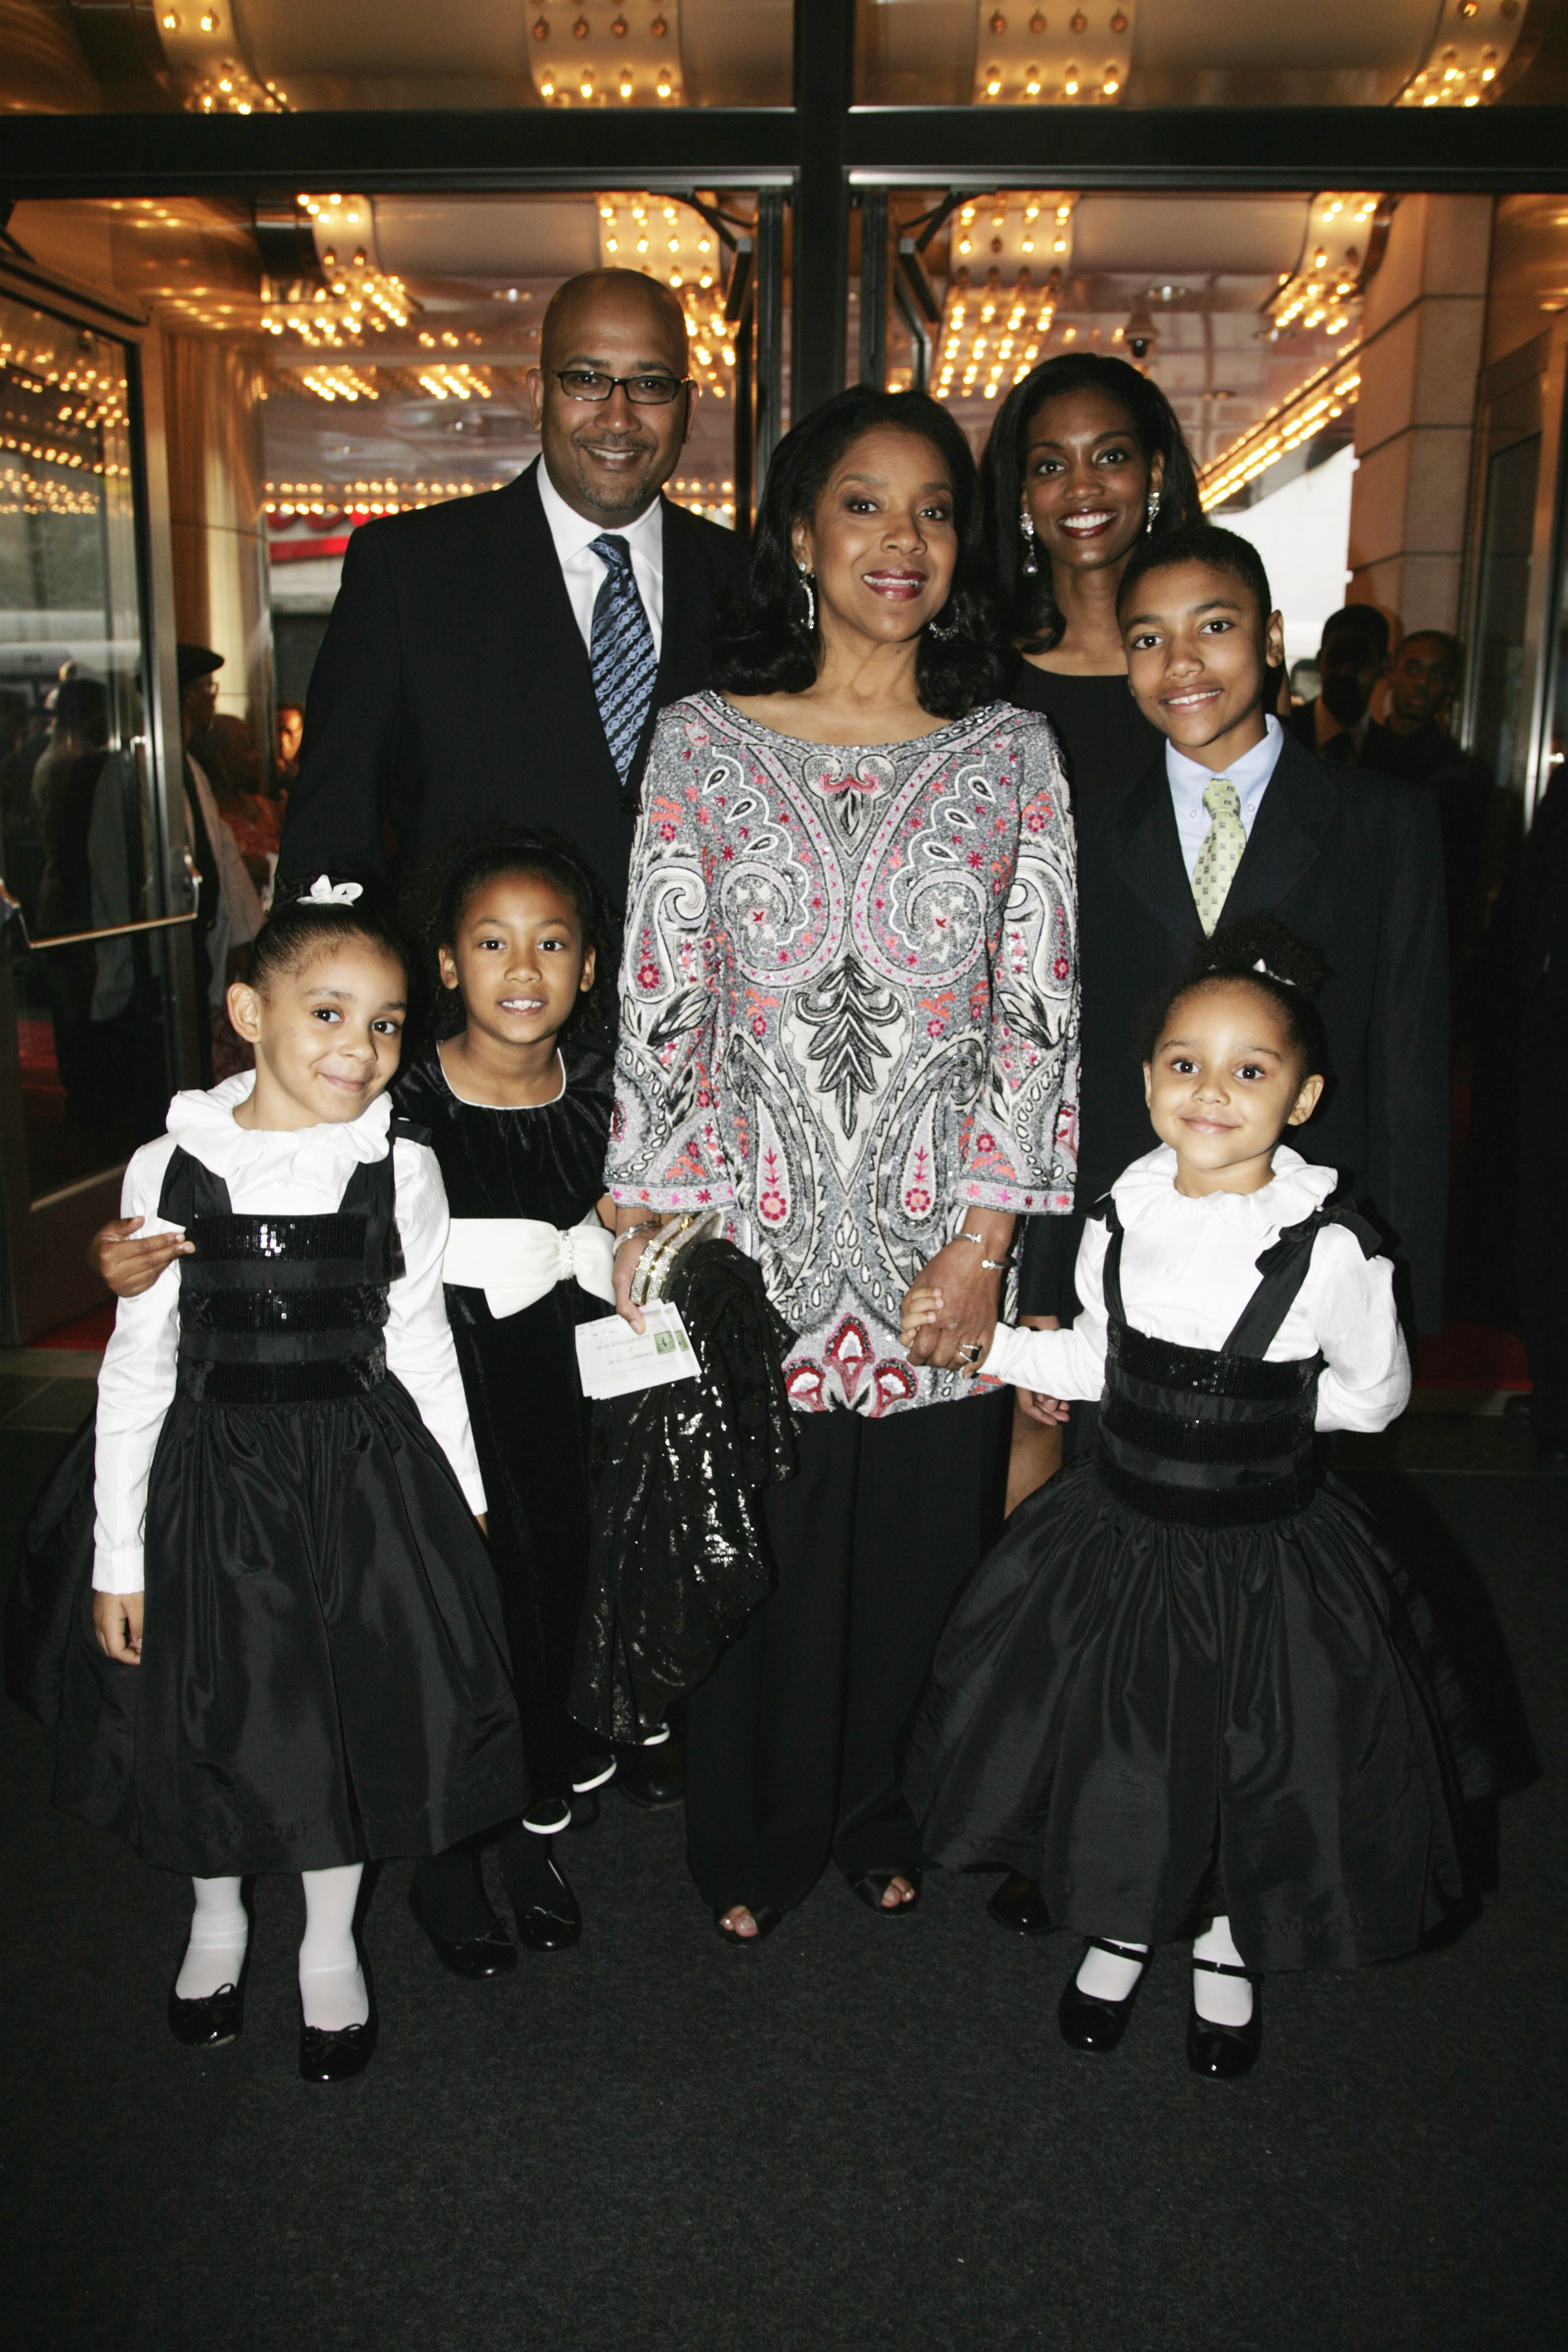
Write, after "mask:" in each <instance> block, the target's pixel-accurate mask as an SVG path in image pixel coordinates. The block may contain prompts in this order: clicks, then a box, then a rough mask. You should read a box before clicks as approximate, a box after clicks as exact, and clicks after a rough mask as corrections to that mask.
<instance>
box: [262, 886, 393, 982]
mask: <svg viewBox="0 0 1568 2352" xmlns="http://www.w3.org/2000/svg"><path fill="white" fill-rule="evenodd" d="M317 878H318V877H315V876H312V877H311V878H310V880H309V881H308V882H307V881H303V880H301V881H298V882H292V883H289V882H280V883H279V884H278V885H277V887H276V888H275V890H274V892H273V898H272V905H271V908H270V910H269V911H268V916H267V919H266V921H265V922H264V923H263V924H262V926H261V929H259V930H258V932H257V934H256V937H255V938H254V940H252V941H251V943H250V961H249V964H248V966H247V973H246V977H247V980H248V982H249V983H250V985H251V987H252V988H255V989H259V990H260V991H261V992H262V993H263V994H264V995H265V993H266V992H267V987H268V982H271V981H273V980H279V979H283V978H286V977H287V976H288V975H289V973H290V972H294V971H298V970H299V968H300V964H301V963H303V961H305V959H306V957H307V956H316V955H319V954H320V953H321V951H322V950H324V949H327V948H336V947H342V946H343V945H344V944H345V942H347V941H349V940H357V941H359V942H360V943H361V944H363V946H366V947H372V948H379V949H380V950H382V952H383V953H384V954H385V955H389V956H391V957H393V958H394V959H395V961H396V962H398V963H400V964H401V965H402V966H403V969H404V971H405V972H406V973H407V975H408V977H409V979H410V980H412V979H413V976H414V960H413V957H412V956H411V955H410V953H409V948H408V941H407V940H406V939H405V936H404V934H403V932H402V930H401V929H399V928H398V925H397V923H396V921H395V919H394V918H393V916H392V915H391V914H390V913H389V912H388V911H387V909H386V908H384V907H383V906H382V905H380V904H379V902H378V901H377V900H376V898H374V896H373V895H372V894H371V893H369V892H364V893H363V895H362V896H361V897H360V898H355V899H353V901H352V902H351V901H349V900H346V899H342V898H333V899H325V900H323V899H320V898H311V897H310V892H311V891H312V890H313V889H314V888H315V887H316V880H317ZM327 878H328V879H329V881H330V880H331V876H329V877H327Z"/></svg>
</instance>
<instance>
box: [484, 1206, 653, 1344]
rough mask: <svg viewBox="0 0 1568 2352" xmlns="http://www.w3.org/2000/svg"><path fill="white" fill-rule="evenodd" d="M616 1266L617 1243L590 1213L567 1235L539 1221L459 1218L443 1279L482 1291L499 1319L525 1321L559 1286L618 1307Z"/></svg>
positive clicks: (536, 1219)
mask: <svg viewBox="0 0 1568 2352" xmlns="http://www.w3.org/2000/svg"><path fill="white" fill-rule="evenodd" d="M615 1263H616V1237H615V1235H614V1234H612V1233H608V1232H606V1230H605V1227H604V1226H603V1225H602V1224H601V1223H599V1220H598V1218H597V1217H596V1216H595V1215H594V1214H593V1213H591V1212H590V1213H589V1214H588V1215H587V1216H585V1217H584V1220H583V1222H582V1223H581V1224H580V1225H568V1226H567V1227H566V1228H565V1230H564V1231H559V1230H557V1228H556V1227H555V1226H554V1225H547V1224H546V1223H544V1222H543V1220H542V1218H537V1217H454V1218H453V1219H452V1222H451V1225H450V1228H449V1230H448V1232H447V1255H446V1256H445V1258H444V1259H443V1260H442V1264H441V1279H442V1281H443V1282H451V1283H456V1284H458V1286H460V1287H461V1288H463V1289H465V1290H482V1291H483V1292H484V1294H485V1304H486V1306H487V1307H489V1310H490V1313H491V1314H492V1315H494V1316H497V1317H498V1318H499V1317H500V1316H503V1315H521V1312H522V1310H523V1308H524V1307H531V1306H532V1305H533V1303H534V1301H535V1300H536V1299H540V1298H542V1297H544V1296H545V1294H546V1293H547V1292H548V1291H552V1290H553V1289H554V1287H555V1286H556V1284H557V1283H558V1282H576V1283H579V1284H581V1286H582V1287H583V1288H584V1290H588V1291H592V1293H593V1295H594V1297H595V1298H603V1299H605V1301H606V1302H607V1303H608V1304H609V1305H611V1306H614V1304H615V1298H616V1284H615Z"/></svg>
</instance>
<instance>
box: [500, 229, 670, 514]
mask: <svg viewBox="0 0 1568 2352" xmlns="http://www.w3.org/2000/svg"><path fill="white" fill-rule="evenodd" d="M686 341H687V339H686V321H685V318H684V315H683V313H682V311H681V309H680V305H679V302H677V301H676V299H675V298H674V296H673V295H671V294H668V293H667V291H666V290H665V289H663V288H661V287H658V286H656V285H654V283H653V282H652V280H651V279H649V278H644V277H642V276H640V275H639V273H638V272H637V271H636V270H632V269H618V270H606V271H604V272H602V273H597V274H595V275H593V276H590V277H587V278H583V279H582V280H581V281H579V282H578V283H577V284H576V285H574V286H569V287H567V288H565V289H563V292H562V294H561V295H559V296H557V298H556V299H555V300H554V301H553V302H552V304H551V306H550V308H549V310H547V312H546V313H545V319H544V333H543V342H542V348H541V352H540V364H539V366H538V367H536V368H530V370H529V372H528V396H529V401H530V403H531V407H532V411H533V423H534V427H535V429H536V431H537V432H538V434H539V436H540V439H541V442H542V446H543V453H544V464H545V469H546V471H547V472H548V473H549V476H550V478H551V481H552V483H553V485H554V487H555V488H556V489H557V490H559V491H560V493H561V496H562V497H563V499H565V501H566V503H567V505H568V506H569V507H571V508H572V509H574V512H575V513H577V514H580V515H582V516H583V518H584V520H585V521H588V522H596V523H601V524H603V525H604V526H605V528H606V529H607V530H614V529H615V528H616V525H617V524H619V525H623V526H624V525H625V524H626V523H628V522H635V521H636V520H637V516H638V515H640V514H641V513H642V512H643V510H644V509H645V508H646V507H647V506H649V505H650V504H651V503H652V501H653V499H655V498H657V497H658V492H659V490H660V488H662V487H663V485H664V484H665V483H666V482H667V481H668V479H669V477H670V475H671V474H673V473H674V471H675V468H676V465H677V463H678V462H679V457H680V452H681V447H682V445H683V444H684V442H685V440H686V437H687V436H688V435H689V432H690V430H691V419H692V412H693V410H694V408H695V406H696V401H697V393H696V387H695V386H694V385H687V387H686V389H685V390H684V391H681V392H678V393H677V394H676V395H675V398H674V399H673V400H672V401H670V402H669V403H668V405H667V406H665V407H663V408H652V407H643V406H640V405H637V404H634V403H633V402H632V401H630V400H628V398H627V397H626V387H625V385H624V384H622V385H620V386H618V387H617V389H616V391H615V392H613V393H612V394H610V397H609V399H608V400H602V401H597V402H595V401H587V400H573V399H572V398H571V397H570V396H569V395H568V394H567V392H566V389H565V387H564V385H563V383H562V382H561V380H560V377H559V376H558V375H557V374H556V373H555V371H556V370H557V369H558V368H595V369H598V370H600V371H601V372H602V373H605V375H612V376H634V375H658V376H672V377H674V379H675V381H676V382H677V383H683V382H684V380H685V378H686V377H687V376H688V374H689V373H690V367H689V361H688V358H687V350H686Z"/></svg>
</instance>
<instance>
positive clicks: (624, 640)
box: [588, 531, 658, 784]
mask: <svg viewBox="0 0 1568 2352" xmlns="http://www.w3.org/2000/svg"><path fill="white" fill-rule="evenodd" d="M590 544H591V546H592V548H593V551H594V553H595V555H596V556H597V557H598V559H599V561H600V562H601V563H602V564H603V565H604V566H605V576H604V578H603V580H602V581H601V582H600V583H599V593H598V594H597V595H596V596H595V599H594V634H593V639H592V642H591V644H590V646H589V648H588V658H589V661H590V662H591V664H592V666H593V671H594V695H595V700H596V701H597V703H598V705H599V717H600V719H601V720H602V721H603V723H604V729H605V742H606V743H607V744H608V745H609V747H610V757H611V759H612V760H613V761H615V763H616V772H617V774H618V775H619V777H620V780H621V782H622V783H623V784H624V783H625V782H626V778H627V775H628V774H629V773H630V771H631V764H632V761H633V760H634V759H635V758H636V757H637V745H638V744H639V743H640V742H641V740H642V730H643V722H644V720H645V719H647V707H648V704H649V703H650V702H651V701H652V699H653V682H654V678H655V677H656V676H657V674H658V654H657V653H656V652H655V651H654V643H653V631H652V630H651V629H650V628H649V626H648V619H647V614H646V613H645V612H644V610H643V601H642V598H641V597H640V596H639V595H638V594H637V582H636V580H634V578H633V577H632V551H631V549H630V548H629V547H628V546H627V545H626V541H625V540H624V539H616V537H615V536H614V534H613V533H611V532H607V531H606V532H605V534H604V536H603V537H601V538H599V539H595V540H593V541H590Z"/></svg>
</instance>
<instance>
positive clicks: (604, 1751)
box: [572, 1748, 619, 1797]
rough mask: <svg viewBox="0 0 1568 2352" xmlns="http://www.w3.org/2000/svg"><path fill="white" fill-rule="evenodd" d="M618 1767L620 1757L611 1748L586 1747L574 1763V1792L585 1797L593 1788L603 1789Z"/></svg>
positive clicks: (576, 1795)
mask: <svg viewBox="0 0 1568 2352" xmlns="http://www.w3.org/2000/svg"><path fill="white" fill-rule="evenodd" d="M617 1769H619V1759H617V1758H616V1756H615V1755H614V1754H613V1753H612V1752H611V1750H610V1749H609V1748H584V1751H583V1753H582V1754H581V1755H580V1756H578V1757H577V1758H575V1759H574V1762H573V1765H572V1794H573V1795H574V1797H585V1796H586V1795H587V1794H588V1791H589V1790H591V1789H602V1788H603V1787H604V1785H605V1781H606V1780H614V1779H615V1777H616V1771H617Z"/></svg>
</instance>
